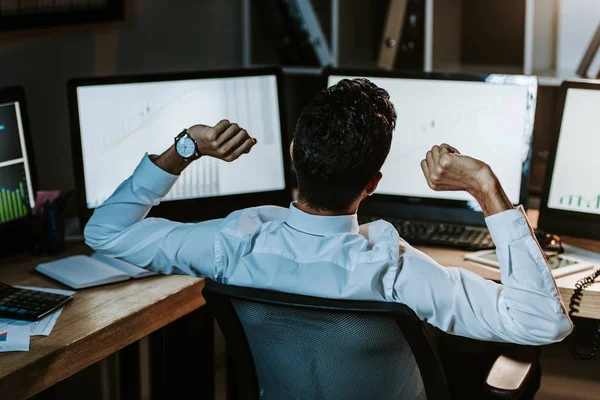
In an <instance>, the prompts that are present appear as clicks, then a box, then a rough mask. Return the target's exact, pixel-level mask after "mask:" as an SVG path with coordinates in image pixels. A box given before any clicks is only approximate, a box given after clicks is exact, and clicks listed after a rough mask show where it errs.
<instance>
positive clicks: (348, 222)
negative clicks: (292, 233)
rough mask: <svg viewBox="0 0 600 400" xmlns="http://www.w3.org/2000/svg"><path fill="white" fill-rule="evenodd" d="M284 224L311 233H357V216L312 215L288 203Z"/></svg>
mask: <svg viewBox="0 0 600 400" xmlns="http://www.w3.org/2000/svg"><path fill="white" fill-rule="evenodd" d="M285 222H286V224H288V225H289V226H291V227H292V228H294V229H296V230H298V231H301V232H305V233H309V234H312V235H319V236H325V235H332V234H336V233H358V231H359V227H358V218H357V217H356V214H352V215H334V216H325V215H312V214H308V213H305V212H304V211H302V210H300V209H299V208H298V207H296V205H295V204H294V203H291V204H290V208H289V210H288V215H287V218H286V220H285Z"/></svg>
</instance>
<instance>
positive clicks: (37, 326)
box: [5, 286, 75, 336]
mask: <svg viewBox="0 0 600 400" xmlns="http://www.w3.org/2000/svg"><path fill="white" fill-rule="evenodd" d="M15 287H17V288H19V289H28V290H37V291H38V292H45V293H54V294H62V295H65V296H73V295H74V294H75V292H74V291H73V290H64V289H51V288H40V287H33V286H15ZM62 310H63V308H60V309H59V310H56V311H54V312H53V313H52V314H50V315H48V316H46V317H44V318H42V319H41V320H39V321H35V322H28V323H29V324H31V325H30V331H29V335H30V336H48V335H50V332H52V329H53V328H54V325H55V324H56V321H57V320H58V317H59V316H60V314H61V313H62ZM5 321H16V320H9V319H5Z"/></svg>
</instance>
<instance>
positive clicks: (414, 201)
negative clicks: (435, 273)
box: [323, 68, 538, 225]
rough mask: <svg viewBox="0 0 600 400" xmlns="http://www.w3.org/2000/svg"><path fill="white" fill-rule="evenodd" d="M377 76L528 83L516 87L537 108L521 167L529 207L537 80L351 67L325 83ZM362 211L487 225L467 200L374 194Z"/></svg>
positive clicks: (523, 192) (522, 193)
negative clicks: (508, 79)
mask: <svg viewBox="0 0 600 400" xmlns="http://www.w3.org/2000/svg"><path fill="white" fill-rule="evenodd" d="M332 75H335V76H346V77H365V78H369V77H373V78H396V79H422V80H442V81H461V82H483V83H489V84H494V83H491V82H489V79H490V78H491V77H506V76H510V77H514V78H519V79H521V80H523V82H526V81H527V84H525V83H523V84H519V83H514V84H515V85H519V86H524V87H527V89H528V92H529V95H530V96H531V95H533V99H532V100H531V99H530V100H531V101H533V106H532V107H531V110H530V111H529V113H530V114H529V120H530V121H531V128H530V131H529V138H528V145H529V149H528V152H527V156H526V158H525V160H524V161H523V166H522V168H521V189H520V193H519V204H521V205H522V206H523V207H524V208H527V207H528V205H529V178H530V168H531V154H532V140H533V121H534V118H535V109H536V103H537V88H538V82H537V78H536V77H533V76H526V75H514V74H464V73H446V72H423V71H408V70H391V71H389V70H370V69H348V68H327V69H325V70H324V71H323V77H324V84H325V87H328V80H329V77H330V76H332ZM360 212H361V213H363V214H369V215H378V216H390V217H399V218H407V219H418V220H425V221H430V220H435V221H447V222H457V223H465V224H476V225H483V224H485V221H484V216H483V213H482V212H480V211H475V210H473V209H472V208H470V207H468V205H467V202H466V201H462V200H450V199H437V198H426V197H413V196H400V195H389V194H373V195H372V196H371V197H370V198H368V199H367V200H365V201H364V202H363V203H362V204H361V209H360Z"/></svg>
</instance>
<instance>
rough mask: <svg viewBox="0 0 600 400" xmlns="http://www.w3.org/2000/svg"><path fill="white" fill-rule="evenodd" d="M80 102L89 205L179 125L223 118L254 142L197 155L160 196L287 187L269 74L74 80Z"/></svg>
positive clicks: (169, 140)
mask: <svg viewBox="0 0 600 400" xmlns="http://www.w3.org/2000/svg"><path fill="white" fill-rule="evenodd" d="M77 103H78V104H77V106H78V111H79V126H80V134H81V147H82V156H83V157H82V158H83V167H84V177H85V191H86V198H87V206H88V208H95V207H97V206H99V205H100V204H102V202H104V200H106V199H107V198H108V197H109V196H110V195H111V194H112V193H113V191H114V190H115V189H116V188H117V186H118V185H119V184H120V183H121V182H122V181H123V180H125V179H127V177H129V176H130V175H131V173H132V172H133V170H134V169H135V167H136V166H137V164H138V163H139V162H140V160H141V159H142V157H143V156H144V154H145V153H148V154H160V153H162V152H163V151H165V150H166V149H167V148H169V146H171V145H172V144H173V140H174V137H175V136H177V135H178V134H179V133H180V132H181V131H182V130H183V129H184V128H188V127H190V126H192V125H194V124H205V125H214V124H216V123H217V122H219V121H220V120H221V119H228V120H230V121H232V122H236V123H238V124H240V126H242V127H243V128H245V129H247V130H248V133H249V134H250V135H251V136H253V137H255V138H257V144H256V145H255V146H254V147H253V149H252V151H251V152H250V153H249V154H245V155H243V156H242V157H240V158H239V159H237V160H236V161H234V162H231V163H227V162H224V161H220V160H217V159H214V158H211V157H202V158H200V159H199V160H197V161H194V162H193V163H192V164H191V165H190V166H189V167H187V168H186V169H185V170H184V171H183V173H182V174H181V177H180V178H179V179H178V181H177V182H176V183H175V185H174V186H173V188H172V189H171V191H170V192H169V193H168V194H167V195H166V196H165V198H164V200H165V201H168V200H183V199H193V198H202V197H211V196H225V195H233V194H244V193H255V192H265V191H275V190H282V189H284V188H285V178H284V164H283V163H284V161H283V154H282V143H281V124H280V119H279V118H280V116H279V99H278V93H277V78H276V76H274V75H264V76H248V77H232V78H210V79H193V80H173V81H161V82H142V83H124V84H105V85H89V86H79V87H78V88H77Z"/></svg>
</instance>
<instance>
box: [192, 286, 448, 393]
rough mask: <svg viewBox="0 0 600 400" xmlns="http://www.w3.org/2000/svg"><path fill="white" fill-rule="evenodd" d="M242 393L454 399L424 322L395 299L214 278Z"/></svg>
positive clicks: (210, 294)
mask: <svg viewBox="0 0 600 400" xmlns="http://www.w3.org/2000/svg"><path fill="white" fill-rule="evenodd" d="M203 295H204V297H205V299H206V300H207V302H208V305H209V306H210V307H211V308H212V309H213V313H214V316H215V318H216V320H217V322H218V323H219V326H220V327H221V330H222V331H223V334H224V336H225V338H226V341H227V349H228V354H229V357H230V366H231V364H232V365H233V368H234V374H233V376H235V383H234V384H235V386H236V388H237V398H239V399H259V398H261V399H277V400H284V399H301V400H311V399H344V400H354V399H357V400H358V399H361V400H362V399H377V400H386V399H427V400H437V399H449V394H448V389H447V386H446V381H445V376H444V373H443V369H442V367H441V365H440V363H439V361H438V358H437V355H436V353H435V352H434V350H433V348H432V347H431V344H430V342H429V340H428V336H427V333H426V331H425V325H424V323H423V322H421V321H420V320H419V319H418V318H417V316H416V315H415V314H414V312H413V311H412V310H410V309H409V308H408V307H407V306H405V305H402V304H396V303H386V302H370V301H351V300H332V299H323V298H315V297H308V296H301V295H294V294H288V293H281V292H274V291H270V290H263V289H252V288H244V287H238V286H231V285H223V284H219V283H215V282H212V281H208V280H207V283H206V286H205V288H204V291H203Z"/></svg>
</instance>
